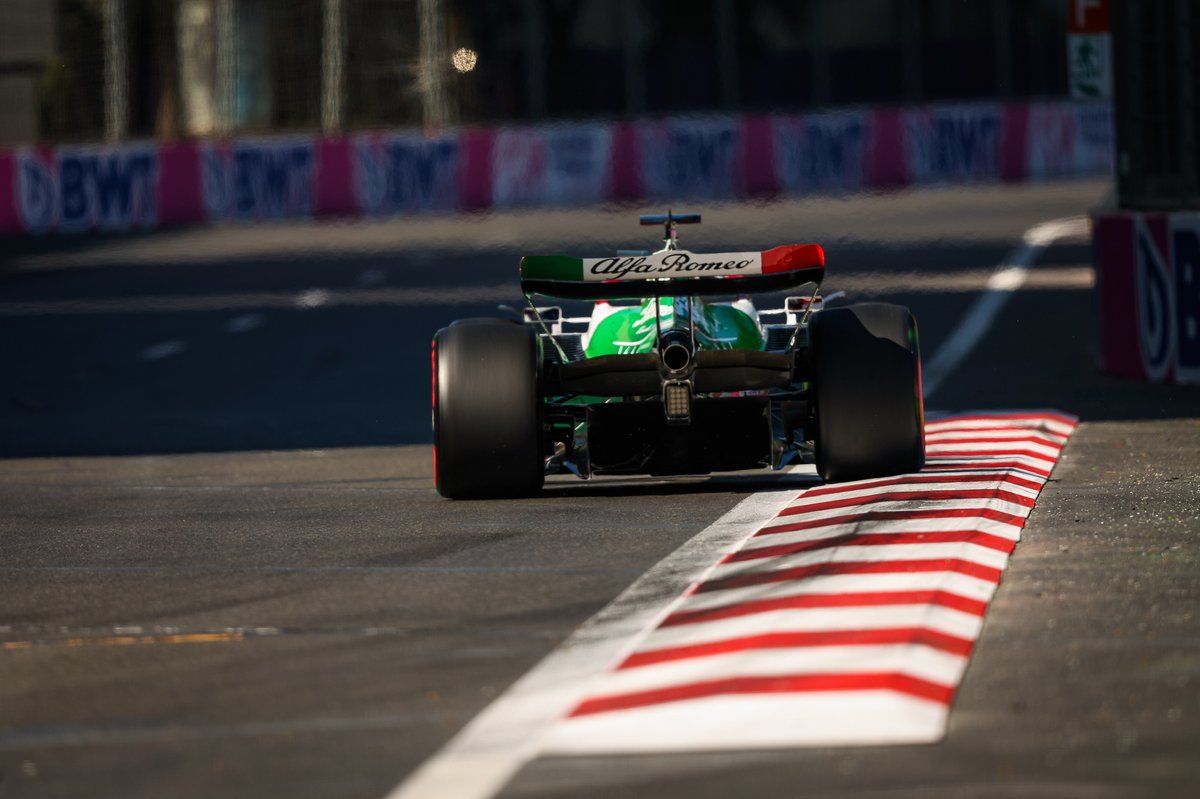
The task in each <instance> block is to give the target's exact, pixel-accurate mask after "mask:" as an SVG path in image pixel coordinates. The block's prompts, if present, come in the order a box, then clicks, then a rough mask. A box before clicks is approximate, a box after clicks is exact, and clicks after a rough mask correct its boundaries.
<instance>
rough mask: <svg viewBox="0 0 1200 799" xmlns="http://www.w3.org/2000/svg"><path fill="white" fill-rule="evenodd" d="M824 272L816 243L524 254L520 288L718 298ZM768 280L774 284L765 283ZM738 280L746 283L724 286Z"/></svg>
mask: <svg viewBox="0 0 1200 799" xmlns="http://www.w3.org/2000/svg"><path fill="white" fill-rule="evenodd" d="M824 270H825V252H824V250H822V249H821V246H820V245H819V244H791V245H787V246H783V247H775V248H773V249H770V250H766V251H765V252H726V253H693V252H689V251H687V250H669V251H666V252H658V253H654V254H652V255H620V256H611V257H607V258H574V257H571V256H567V255H527V256H525V257H524V258H522V259H521V285H522V287H523V288H524V289H525V290H526V291H527V292H531V293H542V294H551V295H556V296H566V297H642V296H655V295H664V294H671V293H681V294H682V293H689V294H690V293H703V294H721V293H731V292H744V291H749V292H753V291H774V290H777V289H779V288H786V287H789V286H792V285H798V284H800V283H806V282H818V283H819V282H820V280H821V277H822V276H823V275H824ZM767 277H773V278H774V279H771V280H763V278H767ZM740 278H746V279H747V283H746V284H744V285H738V286H732V285H728V284H727V283H726V281H728V280H731V279H740ZM760 283H761V284H763V285H759V284H760ZM768 284H769V285H768Z"/></svg>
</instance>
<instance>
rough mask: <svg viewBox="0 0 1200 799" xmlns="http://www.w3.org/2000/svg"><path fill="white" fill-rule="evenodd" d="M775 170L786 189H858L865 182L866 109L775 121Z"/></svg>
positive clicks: (795, 190)
mask: <svg viewBox="0 0 1200 799" xmlns="http://www.w3.org/2000/svg"><path fill="white" fill-rule="evenodd" d="M775 153H776V159H775V160H776V170H777V172H778V175H779V185H780V186H781V187H783V189H784V191H793V192H808V191H820V190H824V191H857V190H860V189H862V187H863V185H864V184H865V174H866V161H867V124H866V114H864V113H860V112H858V113H840V114H814V115H812V116H805V117H790V118H783V119H779V120H777V121H776V123H775Z"/></svg>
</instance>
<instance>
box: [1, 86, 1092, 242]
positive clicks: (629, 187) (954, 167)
mask: <svg viewBox="0 0 1200 799" xmlns="http://www.w3.org/2000/svg"><path fill="white" fill-rule="evenodd" d="M1112 151H1113V147H1112V113H1111V108H1110V107H1109V105H1108V104H1106V103H1074V102H1070V101H1056V102H1035V103H1008V104H1001V103H972V104H968V105H935V106H926V107H919V108H909V109H895V108H889V109H855V110H842V111H835V112H828V113H819V114H806V115H771V116H719V117H717V116H714V117H699V118H698V117H680V118H668V119H663V120H652V121H651V120H647V121H634V122H629V121H623V122H591V123H564V124H556V125H544V126H530V127H504V128H495V129H476V128H468V129H462V130H455V131H447V132H444V133H440V134H435V135H423V134H421V133H415V132H369V133H359V134H351V135H347V136H342V137H333V138H330V137H324V136H320V135H285V136H267V137H251V136H247V137H238V138H233V139H227V140H213V141H207V140H201V141H180V142H169V143H156V142H133V143H127V144H122V145H117V146H60V147H50V148H24V149H18V150H15V151H0V235H4V234H8V235H19V234H41V233H49V232H78V231H88V230H105V231H129V230H139V229H151V228H155V227H159V226H166V225H180V224H195V223H203V222H214V221H222V220H231V219H232V220H264V219H282V218H295V217H301V218H303V217H328V216H349V217H385V216H391V215H399V214H412V213H420V212H427V211H476V210H487V209H493V208H495V209H504V208H513V207H520V206H561V205H586V204H591V203H596V202H604V201H618V202H621V201H627V202H640V201H666V202H671V201H682V200H688V201H704V200H708V201H720V200H734V199H750V198H769V197H772V196H778V195H791V196H796V195H809V194H837V193H845V192H859V191H864V190H882V189H895V188H901V187H905V186H910V185H928V184H937V183H962V182H994V181H1022V180H1037V179H1042V178H1053V177H1064V176H1084V175H1105V174H1110V173H1111V171H1112Z"/></svg>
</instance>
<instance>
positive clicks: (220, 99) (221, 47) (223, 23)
mask: <svg viewBox="0 0 1200 799" xmlns="http://www.w3.org/2000/svg"><path fill="white" fill-rule="evenodd" d="M233 3H234V0H216V17H215V19H214V20H213V32H214V34H215V35H214V37H213V38H215V39H216V42H215V44H216V56H217V81H216V83H217V86H216V89H217V97H216V103H215V105H216V107H217V108H216V110H217V113H216V126H215V127H216V132H217V133H219V134H221V135H227V134H229V133H231V132H232V131H233V129H234V91H235V85H234V84H235V80H236V76H237V37H236V31H235V28H234V16H233Z"/></svg>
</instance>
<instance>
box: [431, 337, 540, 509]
mask: <svg viewBox="0 0 1200 799" xmlns="http://www.w3.org/2000/svg"><path fill="white" fill-rule="evenodd" d="M433 347H434V350H433V368H434V370H435V371H434V381H433V438H434V483H435V485H436V487H437V490H438V493H440V494H441V495H442V496H444V497H449V498H451V499H475V498H483V497H521V496H529V495H531V494H534V493H536V492H537V491H539V490H540V489H541V487H542V483H543V480H544V462H543V459H542V452H541V399H540V397H539V394H538V369H539V364H540V361H541V359H540V358H539V356H538V341H537V336H536V334H535V332H534V331H533V329H532V328H530V327H528V326H526V325H518V324H509V323H508V322H507V321H506V320H490V319H488V320H484V319H479V320H475V319H473V320H469V321H466V320H464V321H463V322H459V323H455V324H453V325H451V326H449V327H446V328H443V329H442V330H439V331H438V333H437V335H436V336H435V337H434V343H433Z"/></svg>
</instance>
